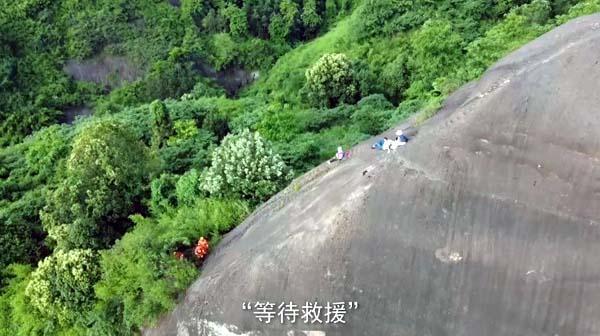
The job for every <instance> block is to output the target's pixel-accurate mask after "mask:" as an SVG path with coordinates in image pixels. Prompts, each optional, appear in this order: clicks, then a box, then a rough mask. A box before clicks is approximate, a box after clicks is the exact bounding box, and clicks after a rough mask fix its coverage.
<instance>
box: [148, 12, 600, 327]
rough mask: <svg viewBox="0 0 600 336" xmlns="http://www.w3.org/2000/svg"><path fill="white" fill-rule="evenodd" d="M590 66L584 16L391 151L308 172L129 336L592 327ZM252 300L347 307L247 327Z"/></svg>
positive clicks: (364, 150) (599, 151)
mask: <svg viewBox="0 0 600 336" xmlns="http://www.w3.org/2000/svg"><path fill="white" fill-rule="evenodd" d="M599 62H600V15H593V16H588V17H584V18H580V19H577V20H575V21H572V22H570V23H568V24H566V25H564V26H561V27H559V28H557V29H555V30H553V31H551V32H549V33H547V34H545V35H544V36H542V37H540V38H539V39H537V40H536V41H534V42H532V43H530V44H528V45H526V46H525V47H523V48H522V49H520V50H518V51H516V52H514V53H512V54H511V55H509V56H507V57H506V58H504V59H503V60H501V61H500V62H499V63H498V64H496V65H495V66H494V67H492V68H491V69H490V70H489V71H488V72H487V73H486V74H485V75H484V76H483V77H482V78H481V80H479V81H478V82H477V83H471V84H469V85H467V86H465V87H464V88H462V89H461V90H459V91H458V92H457V93H455V94H454V95H453V96H452V97H450V98H449V99H448V100H447V101H446V103H445V106H444V107H443V108H442V110H441V111H440V113H438V115H436V117H434V118H433V119H432V120H430V121H429V122H427V123H426V124H425V125H423V127H422V128H421V129H420V130H419V133H418V134H417V135H416V136H415V137H414V138H413V139H412V141H411V142H409V144H408V145H407V146H404V147H400V148H399V149H398V150H397V151H396V152H394V153H390V154H388V153H385V152H375V151H372V150H371V149H370V148H369V147H370V144H371V142H372V141H369V142H367V143H364V144H361V145H358V146H357V147H355V148H353V149H352V154H353V155H352V157H351V159H349V160H347V161H344V162H341V163H335V164H332V165H327V164H323V165H321V166H319V167H317V168H315V169H314V170H312V171H310V172H309V173H307V174H306V175H304V176H302V177H300V178H299V179H297V180H296V181H294V182H293V183H292V184H291V185H290V186H289V187H288V188H287V189H286V190H284V191H283V192H281V193H280V194H278V195H277V196H275V197H274V198H273V199H272V200H270V201H269V202H268V203H267V204H265V205H264V206H262V207H261V208H259V209H258V210H257V211H256V212H255V213H254V214H253V215H251V216H250V217H249V218H248V219H247V220H246V221H245V222H244V223H242V224H241V225H240V226H238V227H237V228H236V229H235V230H234V231H232V232H231V233H229V234H228V235H227V236H226V237H225V239H224V241H223V242H222V243H221V244H220V245H219V246H218V248H217V249H216V250H215V251H214V252H213V253H212V254H211V255H210V257H209V258H208V260H207V262H206V263H205V267H204V269H203V272H202V275H201V277H200V278H199V279H198V280H197V281H196V282H195V283H194V284H193V285H192V286H191V287H190V288H189V290H188V291H187V293H186V294H185V297H184V298H183V299H182V300H181V302H180V304H179V305H178V306H177V307H176V309H175V310H174V311H173V312H172V313H170V314H168V315H166V316H164V317H163V318H162V319H161V321H159V323H158V325H157V326H156V327H155V328H154V329H148V330H145V331H144V334H145V335H182V336H183V335H190V336H192V335H246V336H255V335H319V336H322V335H327V336H329V335H344V336H353V335H419V336H425V335H430V336H446V335H447V336H454V335H464V336H481V335H486V336H501V335H502V336H519V335H531V336H537V335H550V336H555V335H561V336H562V335H565V336H566V335H569V336H578V335H582V336H583V335H585V336H590V335H600V318H599V316H600V111H599V110H598V109H599V106H600V90H598V83H600V65H599ZM392 134H393V130H390V131H389V132H388V133H387V135H392ZM259 300H260V301H265V300H268V301H271V302H277V303H280V302H282V301H290V300H291V301H293V302H295V303H298V304H303V303H304V302H305V301H314V300H317V301H319V302H322V303H325V302H327V301H346V302H347V301H356V302H358V304H359V307H358V309H356V310H351V311H348V313H347V314H346V316H345V320H346V323H345V324H320V325H319V324H304V323H302V322H296V323H295V324H289V323H287V324H281V323H279V321H278V318H276V320H275V321H272V322H271V323H270V324H265V323H261V322H259V321H258V320H257V319H255V317H254V316H253V314H252V312H250V311H247V310H243V309H242V304H243V302H255V301H259ZM308 331H311V332H308Z"/></svg>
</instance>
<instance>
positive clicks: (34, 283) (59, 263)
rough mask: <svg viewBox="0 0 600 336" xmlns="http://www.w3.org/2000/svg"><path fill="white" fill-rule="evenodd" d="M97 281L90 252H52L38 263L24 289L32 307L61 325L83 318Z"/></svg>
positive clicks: (96, 272)
mask: <svg viewBox="0 0 600 336" xmlns="http://www.w3.org/2000/svg"><path fill="white" fill-rule="evenodd" d="M99 279H100V268H99V267H98V262H97V256H96V255H95V254H94V252H92V251H91V250H71V251H68V252H64V251H61V250H59V251H56V252H55V253H54V254H53V255H52V256H50V257H47V258H46V259H44V260H43V261H41V262H40V263H39V265H38V268H37V269H36V270H35V271H34V272H33V273H32V275H31V281H30V282H29V284H28V285H27V288H26V289H25V294H26V295H27V296H28V297H29V300H30V301H31V304H32V306H33V307H34V308H35V309H37V310H38V311H39V312H40V313H41V314H42V315H46V316H49V317H51V318H55V319H57V320H58V321H59V323H60V324H61V325H67V324H72V323H74V322H75V321H76V320H77V319H81V318H83V317H84V316H85V314H86V312H87V311H88V310H89V309H90V308H91V307H92V305H93V303H94V285H95V283H96V282H97V281H98V280H99Z"/></svg>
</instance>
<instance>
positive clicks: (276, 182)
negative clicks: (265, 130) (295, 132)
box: [201, 130, 292, 202]
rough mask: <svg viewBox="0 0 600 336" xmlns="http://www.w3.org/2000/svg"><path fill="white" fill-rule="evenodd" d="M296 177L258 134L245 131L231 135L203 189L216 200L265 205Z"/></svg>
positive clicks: (214, 160) (214, 159) (215, 156)
mask: <svg viewBox="0 0 600 336" xmlns="http://www.w3.org/2000/svg"><path fill="white" fill-rule="evenodd" d="M291 177H292V172H291V171H290V170H289V169H288V168H287V166H286V165H285V163H284V162H283V161H282V160H281V158H280V157H279V155H277V154H275V153H274V152H273V150H272V149H271V146H270V145H269V144H268V143H267V142H266V141H265V140H264V139H263V138H262V137H261V136H260V135H259V134H258V133H251V132H250V131H248V130H244V131H242V132H241V133H239V134H236V135H233V134H230V135H228V136H226V137H225V139H223V143H222V144H221V146H219V148H217V149H216V150H215V152H214V153H213V156H212V162H211V166H210V168H209V169H208V171H206V172H205V173H204V174H203V176H202V182H201V188H202V189H203V190H205V191H207V192H208V193H210V194H211V195H213V196H218V197H233V198H243V199H248V200H251V201H255V202H258V201H262V200H265V199H267V198H269V197H270V196H272V195H273V194H275V193H276V192H277V191H279V189H281V188H282V187H283V186H285V184H286V183H287V182H288V181H289V180H290V178H291Z"/></svg>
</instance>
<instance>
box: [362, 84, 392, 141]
mask: <svg viewBox="0 0 600 336" xmlns="http://www.w3.org/2000/svg"><path fill="white" fill-rule="evenodd" d="M393 108H394V105H392V103H390V102H389V101H388V100H387V99H385V97H384V96H383V95H381V94H377V95H371V96H368V97H365V98H363V99H361V100H360V101H359V102H358V104H357V109H356V111H355V112H354V113H353V114H352V120H353V121H354V122H355V123H356V124H357V126H358V129H359V130H360V131H361V132H362V133H365V134H370V135H375V134H379V133H381V132H382V131H383V130H384V129H385V126H386V124H387V120H388V119H389V118H390V116H391V114H392V112H391V110H392V109H393Z"/></svg>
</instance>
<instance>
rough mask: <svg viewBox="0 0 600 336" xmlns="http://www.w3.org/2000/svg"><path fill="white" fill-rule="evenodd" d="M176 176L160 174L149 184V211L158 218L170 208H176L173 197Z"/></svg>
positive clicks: (175, 200)
mask: <svg viewBox="0 0 600 336" xmlns="http://www.w3.org/2000/svg"><path fill="white" fill-rule="evenodd" d="M176 183H177V176H176V175H173V174H166V173H163V174H161V175H160V176H159V177H158V178H155V179H154V180H152V183H150V190H151V196H150V211H151V212H152V214H153V215H155V216H158V215H160V214H162V213H163V212H165V211H167V210H168V209H170V208H173V207H175V206H177V198H176V196H175V184H176Z"/></svg>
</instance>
